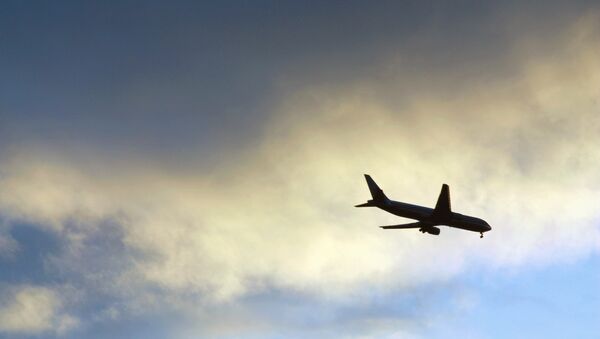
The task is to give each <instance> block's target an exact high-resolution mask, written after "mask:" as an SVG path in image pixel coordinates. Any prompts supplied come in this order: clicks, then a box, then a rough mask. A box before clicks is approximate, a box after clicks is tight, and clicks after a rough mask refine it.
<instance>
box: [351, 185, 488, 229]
mask: <svg viewBox="0 0 600 339" xmlns="http://www.w3.org/2000/svg"><path fill="white" fill-rule="evenodd" d="M365 179H367V185H369V191H371V196H372V197H373V199H371V200H369V201H367V202H366V203H364V204H360V205H356V206H354V207H378V208H380V209H382V210H384V211H386V212H389V213H391V214H394V215H397V216H400V217H404V218H409V219H415V220H417V222H414V223H409V224H400V225H390V226H379V227H381V228H383V229H386V230H389V229H407V228H418V229H419V231H420V232H421V233H423V234H424V233H429V234H433V235H439V234H440V229H439V228H438V227H436V226H449V227H455V228H460V229H463V230H467V231H473V232H479V234H480V236H479V237H480V238H483V233H484V232H488V231H490V230H491V229H492V227H490V225H489V224H488V223H487V222H485V221H484V220H483V219H479V218H475V217H470V216H468V215H462V214H460V213H455V212H452V210H451V209H450V188H449V187H448V185H446V184H443V185H442V190H441V192H440V195H439V197H438V200H437V203H436V204H435V208H434V209H431V208H427V207H423V206H417V205H412V204H407V203H404V202H400V201H394V200H390V199H388V197H386V196H385V194H384V193H383V191H382V190H381V188H379V186H377V184H376V183H375V181H374V180H373V179H372V178H371V176H370V175H368V174H365Z"/></svg>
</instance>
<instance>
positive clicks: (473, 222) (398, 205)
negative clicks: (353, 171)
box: [376, 200, 492, 233]
mask: <svg viewBox="0 0 600 339" xmlns="http://www.w3.org/2000/svg"><path fill="white" fill-rule="evenodd" d="M376 206H377V207H379V208H381V209H382V210H384V211H386V212H389V213H391V214H394V215H397V216H399V217H404V218H409V219H415V220H418V221H421V222H423V223H427V224H429V225H431V226H437V225H444V226H450V227H455V228H460V229H463V230H468V231H473V232H480V233H483V232H487V231H489V230H491V229H492V228H491V227H490V225H489V224H488V223H487V222H485V221H484V220H483V219H479V218H475V217H471V216H468V215H463V214H460V213H455V212H450V213H449V214H448V215H445V216H437V215H435V213H434V210H433V209H432V208H428V207H424V206H418V205H412V204H407V203H404V202H400V201H394V200H388V201H387V202H382V203H380V204H377V205H376Z"/></svg>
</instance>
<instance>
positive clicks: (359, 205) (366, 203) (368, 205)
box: [354, 200, 375, 207]
mask: <svg viewBox="0 0 600 339" xmlns="http://www.w3.org/2000/svg"><path fill="white" fill-rule="evenodd" d="M373 206H375V205H374V204H373V200H370V201H367V202H365V203H364V204H358V205H354V207H373Z"/></svg>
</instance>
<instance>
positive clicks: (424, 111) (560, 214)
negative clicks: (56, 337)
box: [0, 16, 600, 331]
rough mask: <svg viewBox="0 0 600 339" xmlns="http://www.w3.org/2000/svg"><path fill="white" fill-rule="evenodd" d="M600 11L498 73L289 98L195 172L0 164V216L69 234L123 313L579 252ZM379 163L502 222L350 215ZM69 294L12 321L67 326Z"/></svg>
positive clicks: (6, 315) (25, 159) (438, 274)
mask: <svg viewBox="0 0 600 339" xmlns="http://www.w3.org/2000/svg"><path fill="white" fill-rule="evenodd" d="M594 18H595V17H594V16H590V17H587V16H586V17H582V18H580V19H578V20H577V21H576V22H575V23H574V24H573V25H571V26H569V27H567V28H566V29H565V30H566V33H564V35H561V36H559V37H558V38H557V40H558V41H555V42H553V44H552V45H548V43H547V42H546V41H542V42H541V43H540V44H541V45H543V46H544V47H545V48H546V49H545V50H544V53H540V52H538V51H536V48H535V47H532V46H535V45H532V44H531V42H527V43H523V44H520V43H518V42H516V43H515V47H514V50H513V51H512V54H511V56H510V57H511V58H514V60H513V59H511V60H510V62H509V63H510V64H511V65H512V66H511V67H510V71H509V72H507V73H506V74H500V75H498V77H497V78H495V79H488V78H486V79H483V80H481V81H479V82H478V81H474V82H470V80H471V79H468V78H467V79H465V78H463V77H459V78H454V76H453V75H452V74H451V73H450V74H439V75H437V74H429V73H427V71H426V70H421V72H420V73H421V74H425V75H426V76H427V77H429V80H425V82H426V83H429V82H435V81H437V79H438V77H439V79H441V80H440V81H442V82H443V83H444V84H446V85H445V86H439V87H435V86H434V87H431V88H430V87H428V86H424V85H420V86H417V85H418V81H419V80H421V81H424V80H423V79H419V78H420V76H419V72H414V71H413V70H410V68H411V66H412V65H410V64H408V65H407V64H404V63H402V62H400V63H396V61H397V60H402V55H391V56H390V57H389V60H390V62H389V64H390V66H389V67H383V69H385V71H382V74H375V75H374V76H372V77H365V78H364V79H362V80H358V81H355V82H353V83H351V84H344V85H340V86H331V85H322V86H308V87H307V88H305V89H303V90H301V91H294V92H293V93H288V94H287V95H286V96H284V97H282V98H281V100H280V101H279V102H274V103H273V104H272V110H273V115H272V119H271V120H270V121H269V123H268V124H267V125H266V126H265V127H264V134H263V136H262V138H261V139H260V141H258V142H256V143H255V144H253V147H247V148H245V149H243V150H241V151H232V152H231V153H228V154H227V155H226V156H224V159H223V160H222V161H221V162H220V163H219V165H218V166H213V167H210V166H208V167H203V166H201V168H202V169H201V170H199V172H198V173H191V171H190V170H189V169H186V170H183V169H181V168H178V166H176V165H159V164H156V163H152V164H151V165H152V166H149V165H148V164H147V163H143V162H141V161H132V162H130V163H123V162H118V161H117V162H110V161H107V162H104V161H98V160H94V159H93V158H91V157H81V156H80V155H78V156H73V155H70V154H63V153H61V152H60V151H56V150H55V151H53V152H48V151H47V149H44V151H42V152H40V151H36V150H35V149H29V148H26V149H20V150H17V151H15V152H14V153H13V155H12V156H9V157H5V158H3V160H2V165H3V166H2V176H0V213H1V214H2V216H3V218H4V219H6V220H9V221H11V222H16V221H26V222H30V223H33V224H36V225H38V226H39V227H42V228H44V229H45V230H47V231H49V232H54V233H56V234H59V235H60V236H61V237H62V238H64V239H65V243H66V245H65V248H64V249H63V251H62V252H60V253H58V254H56V256H55V257H54V258H53V260H51V261H50V264H51V265H54V267H61V268H63V271H65V270H66V271H69V270H70V271H69V272H67V274H69V275H70V276H72V275H75V276H80V277H82V278H81V281H83V282H82V286H81V288H84V289H85V288H92V289H95V290H94V292H95V293H104V294H108V295H111V296H113V297H115V296H116V297H118V298H120V300H124V302H123V303H122V304H120V305H125V306H122V307H121V308H122V309H121V308H119V309H117V308H112V309H114V310H115V311H114V312H112V311H111V314H113V313H114V314H116V315H120V314H122V311H123V309H124V310H125V311H129V312H133V313H135V312H149V311H150V310H157V309H161V308H163V307H169V308H181V309H188V308H189V307H190V304H193V305H202V306H203V307H208V306H207V305H227V304H228V303H235V302H237V301H240V300H243V299H244V298H247V297H251V296H255V295H261V294H263V293H268V292H270V291H273V290H280V291H285V292H286V293H299V294H304V295H307V296H310V297H311V298H315V299H319V300H333V301H335V302H344V301H346V300H352V299H353V298H360V297H366V295H368V294H371V293H381V294H384V295H392V294H393V293H398V292H399V291H402V290H404V289H410V288H414V287H415V286H419V285H423V284H437V283H440V282H445V281H447V280H448V279H451V278H453V277H455V276H456V275H457V274H459V273H460V272H463V271H464V270H465V269H467V268H470V267H483V266H486V267H491V268H500V269H514V268H519V267H523V266H527V265H540V264H545V263H549V262H556V261H562V260H573V259H576V258H578V257H581V256H584V255H586V254H588V253H591V252H595V251H598V249H599V248H600V229H599V228H598V218H599V217H600V212H599V211H598V210H597V206H596V205H597V203H596V202H597V201H598V199H599V198H600V179H599V178H600V177H599V176H598V175H597V169H598V168H600V151H599V150H598V148H597V147H596V146H597V145H598V144H600V120H599V119H598V111H599V109H600V106H599V102H598V93H599V89H600V77H599V76H598V74H600V61H598V60H600V49H599V48H598V47H597V46H600V44H598V42H599V41H598V38H597V37H598V36H599V35H598V34H597V33H598V26H597V23H596V22H598V21H597V20H594ZM523 41H526V39H525V38H524V39H523ZM534 41H536V40H534ZM399 53H401V52H399ZM407 68H408V69H409V70H408V71H407ZM383 73H384V74H383ZM405 75H409V76H408V77H405ZM432 79H433V80H432ZM462 80H465V82H464V83H459V81H462ZM467 80H469V81H467ZM453 82H456V85H454V86H452V85H453ZM482 83H483V84H482ZM413 84H417V85H415V86H414V87H413V86H412V85H413ZM424 88H430V90H428V91H424V90H423V89H424ZM364 172H366V173H370V174H372V175H373V176H374V178H375V179H376V180H377V181H378V183H379V184H380V185H381V187H382V188H383V189H384V190H385V191H386V194H387V195H388V196H390V197H391V198H394V199H397V200H403V201H412V202H415V203H419V204H424V205H429V206H431V205H433V204H434V202H435V198H436V196H437V193H438V190H439V187H440V185H441V184H442V183H444V182H446V183H448V184H450V187H451V192H452V195H453V208H455V210H456V211H458V212H462V213H465V214H472V215H476V216H480V217H483V218H485V219H486V220H487V221H488V222H489V223H490V224H491V225H492V227H493V231H492V232H490V233H488V234H487V235H486V237H485V238H484V239H483V240H480V239H479V237H478V235H477V234H469V233H466V232H463V231H458V230H451V229H446V228H444V229H443V230H442V235H441V236H440V237H431V236H423V235H422V234H420V233H418V232H410V231H407V232H385V231H381V230H379V229H377V228H376V227H375V226H376V225H380V224H387V223H395V222H397V218H395V217H393V216H390V215H387V214H385V213H382V212H381V211H376V210H368V209H362V210H358V209H354V208H353V207H352V206H353V205H354V204H356V203H359V202H362V201H364V200H366V199H368V190H367V188H366V184H365V183H364V182H363V179H362V174H363V173H364ZM90 239H93V240H94V241H91V240H90ZM91 244H96V246H95V247H94V246H90V245H91ZM114 248H118V252H113V251H112V249H114ZM103 249H104V250H103ZM106 249H111V250H106ZM90 251H97V252H90ZM90 253H98V254H99V255H90ZM101 253H103V254H101ZM115 253H117V254H118V255H117V254H115ZM92 258H94V259H92ZM66 263H69V264H68V265H67V264H66ZM68 267H71V269H69V268H68ZM57 298H58V297H57V296H56V294H54V293H53V292H52V291H50V290H46V289H43V288H42V289H39V288H24V289H22V290H20V292H19V293H17V294H16V297H15V301H14V302H12V303H10V304H8V306H7V307H6V308H5V310H7V311H5V312H3V313H2V314H3V317H2V319H4V320H3V322H2V323H3V324H4V328H6V329H7V330H10V329H15V330H14V331H23V330H21V329H26V328H32V329H33V330H32V331H44V330H48V329H50V328H56V326H57V324H58V323H60V321H58V322H57V320H56V319H57V318H56V312H57V311H56V310H58V309H60V306H59V305H60V302H59V301H58V299H57ZM38 303H39V304H40V305H42V306H36V305H37V304H38ZM43 305H45V306H43ZM166 305H168V306H166ZM37 308H39V309H40V310H43V311H44V312H41V313H40V314H39V315H38V316H37V317H34V318H33V319H25V320H24V318H22V317H20V316H19V314H26V313H27V312H30V310H31V309H37ZM8 310H10V312H9V311H8ZM13 311H14V312H13ZM11 314H14V316H12V315H11ZM59 318H60V316H59ZM60 319H64V318H60ZM19 321H21V323H19ZM28 321H30V322H31V323H28ZM373 321H374V322H375V323H377V322H378V321H379V320H377V319H374V320H373ZM383 321H384V322H385V319H383ZM68 323H69V322H68V321H67V325H68ZM392 323H393V321H392ZM11 324H12V325H11ZM67 325H65V327H69V326H67ZM11 326H12V327H11Z"/></svg>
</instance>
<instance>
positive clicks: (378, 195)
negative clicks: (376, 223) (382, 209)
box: [355, 174, 389, 207]
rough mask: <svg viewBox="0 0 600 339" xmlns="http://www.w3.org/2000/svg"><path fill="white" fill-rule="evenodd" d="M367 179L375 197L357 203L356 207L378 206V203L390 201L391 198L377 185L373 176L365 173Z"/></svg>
mask: <svg viewBox="0 0 600 339" xmlns="http://www.w3.org/2000/svg"><path fill="white" fill-rule="evenodd" d="M365 179H366V180H367V185H368V186H369V191H371V196H372V197H373V199H371V200H369V201H367V202H366V203H364V204H360V205H356V206H355V207H370V206H377V204H378V203H381V202H385V201H388V200H389V199H388V198H387V197H386V196H385V194H384V193H383V191H382V190H381V188H379V186H377V184H376V183H375V180H373V178H371V176H370V175H368V174H365Z"/></svg>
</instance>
